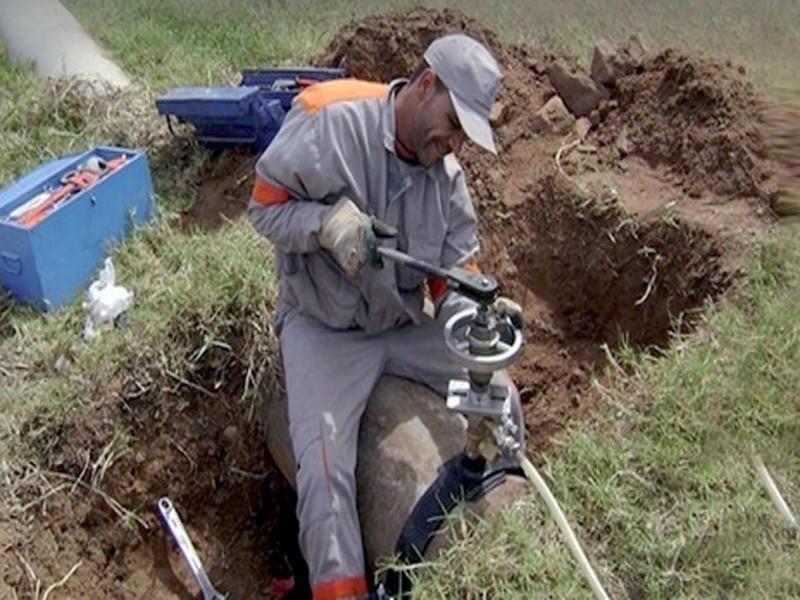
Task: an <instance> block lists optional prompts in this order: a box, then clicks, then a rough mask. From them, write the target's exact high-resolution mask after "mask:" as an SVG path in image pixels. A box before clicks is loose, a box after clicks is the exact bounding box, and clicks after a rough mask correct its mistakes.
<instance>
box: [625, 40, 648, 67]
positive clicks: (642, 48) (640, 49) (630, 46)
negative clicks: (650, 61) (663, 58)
mask: <svg viewBox="0 0 800 600" xmlns="http://www.w3.org/2000/svg"><path fill="white" fill-rule="evenodd" d="M623 50H624V51H625V52H626V53H627V54H628V56H629V57H630V58H631V59H633V60H634V61H635V62H637V63H641V62H642V60H644V57H645V56H646V55H647V54H649V53H650V50H649V49H648V48H647V46H646V45H645V43H644V40H643V39H642V36H640V35H639V34H638V33H634V34H632V35H631V37H629V38H628V41H627V42H626V43H625V46H623Z"/></svg>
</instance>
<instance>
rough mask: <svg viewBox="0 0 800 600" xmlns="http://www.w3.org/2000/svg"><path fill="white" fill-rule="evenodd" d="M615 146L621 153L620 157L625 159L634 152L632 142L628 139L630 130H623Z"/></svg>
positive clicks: (624, 128)
mask: <svg viewBox="0 0 800 600" xmlns="http://www.w3.org/2000/svg"><path fill="white" fill-rule="evenodd" d="M614 146H615V147H616V148H617V150H618V151H619V154H620V156H622V157H625V156H628V154H630V153H631V152H632V151H633V147H632V145H631V140H630V138H629V137H628V129H627V128H626V127H623V128H622V130H621V131H620V132H619V134H618V135H617V139H616V141H615V142H614Z"/></svg>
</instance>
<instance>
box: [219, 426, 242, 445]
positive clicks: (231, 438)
mask: <svg viewBox="0 0 800 600" xmlns="http://www.w3.org/2000/svg"><path fill="white" fill-rule="evenodd" d="M238 437H239V428H238V427H236V425H228V426H227V427H226V428H225V429H223V430H222V439H224V440H225V442H227V443H228V444H232V443H233V442H235V441H236V438H238Z"/></svg>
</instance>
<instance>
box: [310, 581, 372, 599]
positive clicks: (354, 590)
mask: <svg viewBox="0 0 800 600" xmlns="http://www.w3.org/2000/svg"><path fill="white" fill-rule="evenodd" d="M366 593H367V580H366V579H364V578H363V577H349V578H347V579H334V580H333V581H327V582H325V583H321V584H319V585H317V586H315V587H314V600H337V599H338V598H348V597H351V596H364V595H366Z"/></svg>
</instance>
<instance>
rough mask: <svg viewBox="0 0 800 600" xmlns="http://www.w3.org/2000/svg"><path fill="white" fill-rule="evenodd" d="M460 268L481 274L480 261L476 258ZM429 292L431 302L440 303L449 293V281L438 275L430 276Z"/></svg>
mask: <svg viewBox="0 0 800 600" xmlns="http://www.w3.org/2000/svg"><path fill="white" fill-rule="evenodd" d="M459 267H460V268H461V269H464V270H465V271H470V272H471V273H480V272H481V269H480V267H479V266H478V260H477V259H475V258H471V259H469V260H468V261H467V262H465V263H464V264H463V265H459ZM428 291H430V293H431V300H433V302H434V303H436V302H438V301H439V299H440V298H441V297H442V296H444V295H445V294H446V293H447V281H445V280H444V278H442V277H437V276H436V275H428Z"/></svg>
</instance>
